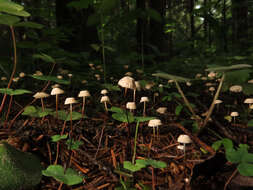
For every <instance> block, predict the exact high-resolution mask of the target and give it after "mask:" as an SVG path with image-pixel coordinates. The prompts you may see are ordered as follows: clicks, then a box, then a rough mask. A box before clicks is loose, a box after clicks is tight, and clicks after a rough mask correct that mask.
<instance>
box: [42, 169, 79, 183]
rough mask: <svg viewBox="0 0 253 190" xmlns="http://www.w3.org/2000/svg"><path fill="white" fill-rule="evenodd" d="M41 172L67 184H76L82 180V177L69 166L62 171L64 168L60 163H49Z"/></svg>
mask: <svg viewBox="0 0 253 190" xmlns="http://www.w3.org/2000/svg"><path fill="white" fill-rule="evenodd" d="M42 174H43V175H44V176H47V177H53V178H54V179H56V180H57V181H60V182H62V183H64V184H67V185H76V184H79V183H82V181H83V178H82V177H81V176H79V175H78V173H77V172H76V171H74V170H73V169H71V168H68V169H67V170H66V172H65V173H64V168H63V167H62V166H61V165H50V166H48V167H47V169H46V170H42Z"/></svg>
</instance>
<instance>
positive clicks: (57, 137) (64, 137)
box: [51, 134, 68, 142]
mask: <svg viewBox="0 0 253 190" xmlns="http://www.w3.org/2000/svg"><path fill="white" fill-rule="evenodd" d="M67 137H68V135H67V134H65V135H53V136H51V139H52V142H58V141H60V140H63V139H66V138H67Z"/></svg>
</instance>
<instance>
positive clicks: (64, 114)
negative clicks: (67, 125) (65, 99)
mask: <svg viewBox="0 0 253 190" xmlns="http://www.w3.org/2000/svg"><path fill="white" fill-rule="evenodd" d="M52 115H53V116H54V117H56V112H54V113H52ZM81 118H82V114H81V113H79V112H75V111H73V112H72V121H75V120H79V119H81ZM84 118H87V117H86V116H84ZM58 119H60V120H63V121H70V114H69V112H66V111H65V110H59V111H58Z"/></svg>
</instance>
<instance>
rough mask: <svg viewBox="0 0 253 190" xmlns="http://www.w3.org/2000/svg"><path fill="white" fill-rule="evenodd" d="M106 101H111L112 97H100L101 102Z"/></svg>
mask: <svg viewBox="0 0 253 190" xmlns="http://www.w3.org/2000/svg"><path fill="white" fill-rule="evenodd" d="M104 102H110V99H109V97H108V96H102V97H101V99H100V103H104Z"/></svg>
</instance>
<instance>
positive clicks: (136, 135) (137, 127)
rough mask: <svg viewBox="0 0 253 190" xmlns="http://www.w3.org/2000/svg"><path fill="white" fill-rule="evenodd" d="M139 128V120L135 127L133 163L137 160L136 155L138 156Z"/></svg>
mask: <svg viewBox="0 0 253 190" xmlns="http://www.w3.org/2000/svg"><path fill="white" fill-rule="evenodd" d="M138 129H139V121H138V122H137V124H136V127H135V136H134V153H133V158H132V164H134V162H135V157H136V144H137V137H138Z"/></svg>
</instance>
